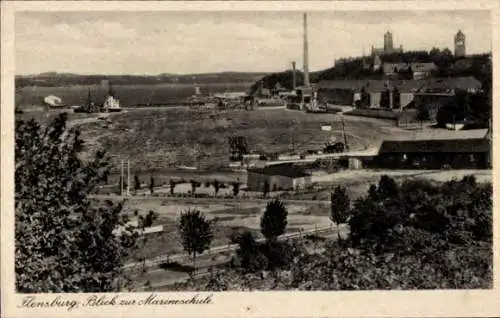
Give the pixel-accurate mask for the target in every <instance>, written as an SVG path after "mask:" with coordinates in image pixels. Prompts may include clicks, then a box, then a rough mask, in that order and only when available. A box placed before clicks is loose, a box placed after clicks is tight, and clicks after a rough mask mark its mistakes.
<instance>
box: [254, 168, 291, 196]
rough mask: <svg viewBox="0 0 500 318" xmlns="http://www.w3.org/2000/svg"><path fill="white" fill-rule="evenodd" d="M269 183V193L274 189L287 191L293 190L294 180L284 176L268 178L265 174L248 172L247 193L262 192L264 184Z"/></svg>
mask: <svg viewBox="0 0 500 318" xmlns="http://www.w3.org/2000/svg"><path fill="white" fill-rule="evenodd" d="M266 181H267V182H268V183H269V189H270V191H273V190H274V189H276V190H279V189H283V190H289V189H293V188H294V179H293V178H290V177H285V176H270V175H266V174H261V173H256V172H251V171H249V172H248V176H247V188H248V190H249V191H258V192H262V191H263V190H264V184H265V182H266Z"/></svg>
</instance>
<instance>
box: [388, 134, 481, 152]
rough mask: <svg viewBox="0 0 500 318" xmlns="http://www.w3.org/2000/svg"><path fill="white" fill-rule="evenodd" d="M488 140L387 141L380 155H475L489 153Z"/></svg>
mask: <svg viewBox="0 0 500 318" xmlns="http://www.w3.org/2000/svg"><path fill="white" fill-rule="evenodd" d="M489 150H490V144H489V142H488V140H487V139H485V138H481V139H455V140H452V139H440V140H439V139H433V140H401V141H398V140H386V141H384V142H383V143H382V146H380V150H379V154H389V153H412V152H413V153H415V152H419V153H475V152H488V151H489Z"/></svg>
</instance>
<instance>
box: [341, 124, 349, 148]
mask: <svg viewBox="0 0 500 318" xmlns="http://www.w3.org/2000/svg"><path fill="white" fill-rule="evenodd" d="M340 116H341V118H342V133H343V134H344V143H345V149H346V150H347V151H349V144H348V143H347V135H346V133H345V123H344V116H343V115H340Z"/></svg>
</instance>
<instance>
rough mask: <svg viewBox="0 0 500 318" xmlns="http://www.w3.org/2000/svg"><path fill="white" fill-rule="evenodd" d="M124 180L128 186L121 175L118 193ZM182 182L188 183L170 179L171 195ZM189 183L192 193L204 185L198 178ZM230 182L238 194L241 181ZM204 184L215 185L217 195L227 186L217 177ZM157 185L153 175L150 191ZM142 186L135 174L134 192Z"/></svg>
mask: <svg viewBox="0 0 500 318" xmlns="http://www.w3.org/2000/svg"><path fill="white" fill-rule="evenodd" d="M122 182H123V189H126V188H127V182H126V181H124V180H122V178H121V177H120V179H119V181H118V193H119V194H120V195H121V194H122V193H121V191H122ZM105 183H107V181H105ZM181 183H186V181H176V180H172V179H171V180H169V182H168V184H169V189H170V194H171V195H173V194H174V193H175V187H176V186H177V185H178V184H181ZM189 183H190V184H191V194H195V193H196V189H198V188H200V187H201V186H202V183H201V182H198V181H196V180H189ZM230 184H231V187H232V193H233V195H234V196H237V195H238V194H239V193H240V187H241V183H240V182H239V181H235V182H231V183H230ZM204 185H205V187H206V188H208V187H213V188H214V191H215V195H216V196H217V195H218V193H219V191H220V189H223V188H226V187H227V185H226V184H225V183H222V182H220V181H219V180H217V179H215V180H214V181H212V182H210V181H206V182H205V183H204ZM155 187H156V182H155V178H154V177H153V176H151V177H150V181H149V184H148V188H149V192H150V193H151V194H154V191H155ZM142 188H143V184H142V182H141V181H140V179H139V176H137V175H135V176H134V185H133V190H134V193H136V194H137V192H138V191H139V190H141V189H142Z"/></svg>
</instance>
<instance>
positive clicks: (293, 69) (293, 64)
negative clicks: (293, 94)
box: [292, 61, 297, 90]
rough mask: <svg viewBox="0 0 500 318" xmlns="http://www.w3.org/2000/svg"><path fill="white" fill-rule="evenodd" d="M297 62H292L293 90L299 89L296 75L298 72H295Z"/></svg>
mask: <svg viewBox="0 0 500 318" xmlns="http://www.w3.org/2000/svg"><path fill="white" fill-rule="evenodd" d="M295 64H296V63H295V61H293V62H292V87H293V90H295V88H296V87H297V75H296V70H295Z"/></svg>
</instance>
